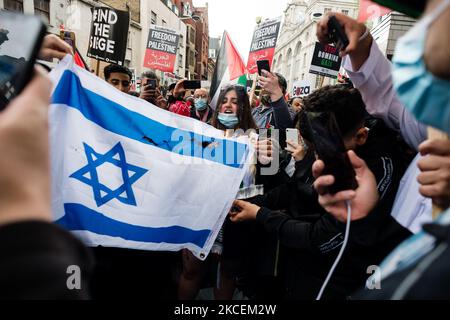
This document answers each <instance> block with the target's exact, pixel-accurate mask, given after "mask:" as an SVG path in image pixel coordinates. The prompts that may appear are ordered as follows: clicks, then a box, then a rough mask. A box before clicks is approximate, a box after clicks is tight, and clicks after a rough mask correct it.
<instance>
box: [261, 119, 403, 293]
mask: <svg viewBox="0 0 450 320" xmlns="http://www.w3.org/2000/svg"><path fill="white" fill-rule="evenodd" d="M395 141H396V135H395V134H394V133H393V132H392V131H390V130H389V129H388V128H387V127H386V126H384V124H382V123H381V121H378V122H376V124H375V125H374V126H373V127H372V128H371V130H370V133H369V139H368V141H367V142H366V144H365V145H364V146H362V147H360V148H358V149H357V150H356V153H357V154H358V156H359V157H361V158H362V159H364V160H365V161H366V163H367V165H368V166H369V168H370V169H371V170H372V172H373V173H374V175H375V177H376V180H377V184H378V192H379V194H380V201H379V203H378V205H377V207H376V208H375V209H374V210H373V211H372V212H371V213H370V215H369V216H368V217H367V218H365V219H361V220H359V221H354V222H352V224H351V232H350V239H349V243H348V246H347V248H346V250H345V253H344V255H343V257H342V259H341V262H340V263H339V265H338V267H337V269H336V271H335V273H334V275H333V277H332V278H331V281H330V283H329V285H328V289H327V290H326V291H325V294H324V298H327V297H328V298H345V297H346V296H347V295H349V294H351V293H352V292H354V291H355V289H357V288H358V287H360V286H362V285H363V283H364V282H365V280H366V278H367V273H366V270H367V267H368V266H371V265H376V264H378V263H379V262H381V260H382V259H383V258H384V257H385V256H386V255H387V254H388V253H389V252H390V251H391V250H392V249H393V248H394V247H395V246H396V245H397V244H398V243H400V242H401V241H402V240H404V239H405V238H406V237H408V236H409V235H410V232H409V231H408V230H406V229H405V228H403V227H402V226H401V225H399V224H398V223H397V222H396V221H395V220H394V219H393V218H392V217H391V215H390V213H391V208H392V205H393V202H394V199H395V196H396V192H397V188H398V185H399V182H400V179H401V177H402V175H403V173H404V171H405V170H406V167H407V164H406V163H404V161H403V158H402V156H401V155H400V154H399V152H398V149H397V146H396V143H395ZM304 161H305V163H301V164H297V171H296V173H295V174H294V180H295V181H291V182H290V184H288V185H285V186H280V187H279V188H276V189H274V190H272V191H271V192H269V193H268V194H267V195H265V196H263V197H258V198H256V199H254V201H253V202H254V203H256V204H258V205H260V206H262V208H261V209H260V211H259V212H258V215H257V221H258V222H259V223H261V224H262V225H263V226H264V227H265V229H266V230H267V231H268V232H270V233H276V234H277V235H278V238H279V239H280V242H281V244H282V245H283V247H284V249H285V250H284V255H283V256H284V257H285V265H286V268H284V269H283V270H285V275H284V277H285V280H286V286H287V290H288V292H287V296H288V297H289V298H296V299H314V298H315V297H316V295H317V294H318V292H319V290H320V287H321V285H322V283H323V281H324V279H325V277H326V275H327V273H328V271H329V269H330V268H331V265H332V264H333V262H334V260H335V258H336V256H337V254H338V252H339V250H340V248H341V245H342V242H343V238H344V232H345V224H343V223H340V222H339V221H337V220H336V219H334V218H333V217H332V216H331V215H330V214H328V213H327V212H325V211H324V210H323V209H322V208H321V207H319V206H318V203H317V194H316V193H315V191H314V190H313V187H312V183H313V178H312V174H311V163H312V162H313V161H314V159H313V158H312V156H311V155H309V157H307V158H306V159H305V160H304ZM268 208H271V209H272V208H273V209H275V210H282V209H284V211H273V210H270V209H268Z"/></svg>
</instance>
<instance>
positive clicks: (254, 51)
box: [247, 18, 281, 74]
mask: <svg viewBox="0 0 450 320" xmlns="http://www.w3.org/2000/svg"><path fill="white" fill-rule="evenodd" d="M280 26H281V18H277V19H273V20H269V21H265V22H263V23H261V24H260V25H258V26H257V27H256V29H255V32H254V33H253V39H252V44H251V47H250V55H249V57H248V62H247V70H248V73H249V74H253V73H256V72H258V66H257V65H256V61H259V60H269V63H270V66H272V60H273V56H274V53H275V46H276V45H277V39H278V34H279V32H280Z"/></svg>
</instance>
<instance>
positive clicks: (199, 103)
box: [194, 99, 208, 111]
mask: <svg viewBox="0 0 450 320" xmlns="http://www.w3.org/2000/svg"><path fill="white" fill-rule="evenodd" d="M194 104H195V109H196V110H197V111H203V110H205V109H206V107H207V106H208V101H207V100H206V99H195V101H194Z"/></svg>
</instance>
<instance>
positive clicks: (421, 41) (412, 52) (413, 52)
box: [392, 0, 450, 132]
mask: <svg viewBox="0 0 450 320" xmlns="http://www.w3.org/2000/svg"><path fill="white" fill-rule="evenodd" d="M448 6H450V0H443V1H442V3H441V4H440V5H439V6H438V7H437V8H436V9H435V10H434V11H433V12H432V13H431V14H429V15H427V16H425V17H423V18H422V19H421V20H420V21H419V22H418V23H417V24H416V25H415V26H414V27H413V28H412V29H411V30H410V31H409V32H408V33H407V34H405V35H404V36H403V37H402V38H400V39H399V40H398V43H397V48H396V52H395V56H394V58H393V60H392V62H393V73H392V77H393V81H394V88H395V90H396V91H397V95H398V97H399V99H400V101H401V102H402V103H403V105H404V106H405V107H406V108H407V109H408V110H409V111H411V113H412V114H413V115H414V116H415V117H416V118H417V120H419V121H420V122H422V123H424V124H427V125H430V126H432V127H435V128H437V129H440V130H443V131H446V132H450V81H449V80H444V79H440V78H438V77H436V76H434V75H433V74H432V73H431V72H429V71H428V70H427V67H426V65H425V61H424V52H425V43H426V39H427V33H428V29H429V27H430V25H431V24H432V23H433V22H434V21H435V20H436V19H437V18H438V17H439V16H440V15H441V14H442V13H443V12H444V11H445V10H446V9H447V7H448Z"/></svg>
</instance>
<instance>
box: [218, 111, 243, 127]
mask: <svg viewBox="0 0 450 320" xmlns="http://www.w3.org/2000/svg"><path fill="white" fill-rule="evenodd" d="M218 119H219V122H220V123H221V124H223V125H224V126H225V127H226V128H227V129H234V128H235V127H236V126H237V124H238V123H239V119H238V116H237V115H236V114H229V113H219V117H218Z"/></svg>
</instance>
